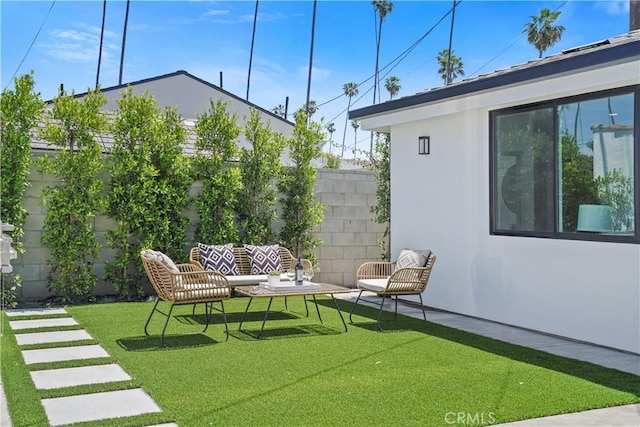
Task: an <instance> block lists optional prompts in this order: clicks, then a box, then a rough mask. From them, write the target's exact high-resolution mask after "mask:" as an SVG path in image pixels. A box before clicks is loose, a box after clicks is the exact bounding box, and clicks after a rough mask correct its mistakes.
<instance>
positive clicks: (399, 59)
mask: <svg viewBox="0 0 640 427" xmlns="http://www.w3.org/2000/svg"><path fill="white" fill-rule="evenodd" d="M461 2H462V0H460V1H458V2H457V3H456V4H460V3H461ZM452 10H453V8H451V9H449V11H448V12H447V13H445V14H444V15H443V16H442V17H441V18H440V19H439V20H438V22H436V23H435V24H434V25H433V26H432V27H431V28H429V30H427V32H426V33H424V34H423V35H422V36H421V37H420V38H418V39H417V40H416V41H415V42H413V43H412V44H411V45H410V46H409V47H408V48H407V49H405V50H404V51H403V52H402V53H400V54H399V55H398V56H396V57H395V58H394V59H393V60H391V61H389V62H388V63H387V65H385V66H384V67H382V68H380V69H379V70H378V74H379V73H380V72H381V71H384V70H385V69H387V68H388V67H391V68H389V70H388V71H387V72H386V73H385V74H384V75H383V76H382V77H383V78H384V77H386V76H387V75H389V73H390V72H391V71H392V70H393V69H394V68H395V67H397V66H398V65H399V64H400V63H401V62H402V61H404V59H405V58H406V57H407V56H409V54H410V53H411V52H412V51H413V50H414V49H415V48H416V47H418V45H420V43H422V42H423V41H424V39H425V38H427V36H428V35H429V34H431V32H433V30H435V29H436V28H437V27H438V25H440V24H441V23H442V21H444V19H445V18H446V17H447V16H449V14H450V13H451V11H452ZM374 77H375V74H374V75H372V76H370V77H368V78H367V79H365V80H363V81H362V82H360V83H358V85H357V87H360V86H362V85H363V84H365V83H366V82H368V81H369V80H371V79H373V78H374ZM371 90H372V88H371V89H368V90H367V91H366V92H364V93H363V94H361V95H360V96H359V97H358V98H356V100H355V101H354V102H352V103H351V106H353V105H354V104H355V103H357V102H358V101H359V100H360V99H362V97H363V96H364V95H365V94H367V93H369V92H370V91H371ZM343 96H344V93H341V94H340V95H337V96H335V97H333V98H331V99H330V100H328V101H325V102H323V103H320V104H318V108H320V107H322V106H323V105H327V104H329V103H330V102H333V101H335V100H337V99H338V98H342V97H343ZM345 111H346V109H344V110H343V111H342V112H341V113H340V114H338V115H337V116H335V117H334V119H336V118H338V117H339V116H341V115H342V113H344V112H345ZM334 119H332V120H330V122H331V121H333V120H334Z"/></svg>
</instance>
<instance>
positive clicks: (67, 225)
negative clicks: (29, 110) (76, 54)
mask: <svg viewBox="0 0 640 427" xmlns="http://www.w3.org/2000/svg"><path fill="white" fill-rule="evenodd" d="M106 102H107V100H106V98H105V97H104V96H103V95H102V93H100V92H95V91H92V92H89V93H88V94H87V95H86V96H85V97H84V98H75V97H74V96H73V94H72V95H69V96H66V95H64V94H63V95H61V96H60V97H58V98H56V99H54V101H53V108H52V109H51V110H49V111H47V114H46V115H45V128H44V130H43V131H42V137H43V138H44V139H45V140H46V141H47V142H48V143H49V144H50V145H51V147H52V148H55V149H56V152H55V154H54V155H53V156H52V157H49V156H44V157H42V158H41V159H40V160H41V163H40V166H41V168H42V170H43V171H44V172H47V173H50V174H52V175H53V177H54V178H56V179H57V180H59V182H60V184H58V185H55V186H46V187H44V188H43V190H42V199H43V203H44V205H45V206H46V207H47V213H46V217H45V220H44V228H43V232H42V243H43V244H44V245H45V246H46V247H48V248H49V249H50V250H51V255H50V257H49V260H48V264H49V265H50V266H51V271H50V273H49V275H48V281H49V285H48V286H49V290H50V291H52V292H54V293H56V294H57V295H59V296H60V297H61V298H62V299H63V301H70V302H73V301H83V300H89V299H92V297H93V288H94V287H95V285H96V283H97V276H96V273H95V271H94V268H93V262H94V261H95V259H96V258H97V257H98V249H99V247H100V245H99V244H98V242H97V238H96V233H95V230H94V223H93V221H94V219H95V217H96V215H98V214H99V213H101V210H102V208H103V205H104V203H103V197H102V190H103V183H102V181H101V179H100V178H99V176H98V174H99V173H100V171H101V170H102V165H103V162H104V159H103V154H102V147H101V145H100V143H98V142H97V141H96V136H97V135H100V134H101V133H102V132H104V130H105V129H106V127H107V118H106V116H105V115H104V114H102V113H101V112H100V107H102V106H103V105H104V104H105V103H106Z"/></svg>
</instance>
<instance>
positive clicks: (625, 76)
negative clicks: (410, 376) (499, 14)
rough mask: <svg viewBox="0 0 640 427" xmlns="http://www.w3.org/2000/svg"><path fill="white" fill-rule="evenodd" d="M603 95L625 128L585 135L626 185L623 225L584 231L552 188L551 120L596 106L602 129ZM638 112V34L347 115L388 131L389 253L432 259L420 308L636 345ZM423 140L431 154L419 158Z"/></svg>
mask: <svg viewBox="0 0 640 427" xmlns="http://www.w3.org/2000/svg"><path fill="white" fill-rule="evenodd" d="M607 98H611V99H612V100H613V101H612V103H613V105H614V108H616V111H615V112H614V113H615V114H616V115H617V116H616V123H619V124H620V125H621V126H622V125H624V126H625V127H624V129H618V128H615V129H614V128H613V127H609V128H606V127H603V128H601V129H599V130H594V131H595V133H594V138H595V139H598V138H600V136H602V138H603V139H605V140H608V142H607V143H605V146H607V150H608V153H609V155H610V156H609V160H608V164H609V166H610V167H612V166H613V165H614V164H615V165H616V167H617V165H620V167H621V168H622V169H623V170H624V173H625V174H626V175H627V176H630V177H632V179H633V185H634V192H633V201H632V212H631V214H630V215H631V218H630V220H631V223H632V228H631V230H628V231H627V232H625V233H618V234H616V233H607V232H587V231H584V232H581V231H577V230H576V229H575V214H577V207H578V206H577V205H576V206H573V207H571V208H570V207H569V204H568V203H569V202H570V201H571V200H565V199H563V197H562V196H561V191H560V188H561V185H560V182H561V179H562V174H563V173H569V172H567V171H564V170H562V168H561V167H560V165H562V162H561V159H560V158H561V156H562V150H559V149H558V144H559V141H560V139H559V137H558V134H560V131H559V129H557V128H555V126H558V123H559V122H560V120H554V117H558V116H557V114H558V111H559V109H560V108H562V107H563V106H567V105H570V106H575V105H576V104H577V103H580V102H591V103H593V104H594V105H595V110H596V112H602V114H601V116H602V117H601V118H602V120H601V121H598V122H595V121H594V122H591V123H588V124H589V125H592V126H593V125H597V124H598V123H609V114H608V113H611V111H607V110H606V107H607ZM639 109H640V31H633V32H630V33H628V34H625V35H622V36H619V37H613V38H610V39H608V40H603V41H601V42H598V43H594V44H593V45H591V46H583V47H580V48H576V49H571V50H567V51H564V52H563V53H562V54H558V55H553V56H549V57H547V58H542V59H540V60H536V61H531V62H528V63H526V64H522V65H518V66H514V67H512V68H509V69H505V70H499V71H496V72H493V73H489V74H486V75H482V76H479V77H475V78H471V79H468V80H464V81H461V82H457V83H453V84H451V85H449V86H445V87H440V88H436V89H432V90H427V91H425V92H421V93H418V94H415V95H412V96H407V97H403V98H400V99H396V100H393V101H389V102H385V103H382V104H377V105H372V106H368V107H365V108H361V109H358V110H354V111H352V112H351V113H350V116H349V117H350V119H352V120H359V121H360V123H361V126H362V129H363V130H374V131H378V132H388V133H390V134H391V145H390V153H391V154H390V161H391V250H392V258H393V257H394V256H397V255H398V253H399V252H400V250H401V249H403V248H405V247H408V248H415V249H431V250H433V251H434V252H435V253H436V255H437V257H438V261H437V263H436V265H435V267H434V270H433V274H432V276H431V280H430V283H429V286H428V287H427V290H426V291H425V294H424V296H423V298H424V301H425V304H427V305H429V306H432V307H435V308H438V309H442V310H447V311H451V312H456V313H461V314H465V315H469V316H476V317H480V318H484V319H488V320H492V321H496V322H502V323H505V324H509V325H515V326H519V327H522V328H528V329H532V330H536V331H542V332H545V333H549V334H554V335H559V336H563V337H568V338H572V339H575V340H579V341H585V342H590V343H595V344H598V345H602V346H607V347H612V348H616V349H619V350H623V351H627V352H632V353H640V231H639V225H640V222H639V219H640V215H639V211H640V145H639V144H640V136H639V131H638V129H639V127H638V125H639V124H638V123H637V121H638V120H639V119H638V118H639V117H640V111H639ZM572 111H576V109H575V108H574V109H573V110H572ZM554 113H555V116H554ZM518 132H520V133H521V134H520V135H519V136H518ZM621 132H622V133H624V135H623V136H622V135H621ZM614 134H615V135H616V137H615V139H614V138H613V135H614ZM420 137H428V142H429V148H430V149H429V150H428V153H429V154H424V155H423V154H419V148H418V145H419V138H420ZM424 140H425V139H423V141H424ZM596 142H597V141H596ZM508 144H512V145H513V146H514V147H516V150H513V151H511V154H509V153H508V150H507V149H506V148H505V146H507V145H508ZM597 145H598V144H597V143H594V146H597ZM509 148H511V146H509ZM518 150H520V151H521V152H523V153H526V155H523V156H518V155H517V153H518ZM601 156H602V153H596V154H594V159H597V158H602V157H601ZM593 162H594V164H593V167H594V168H595V170H596V171H598V170H599V169H598V168H599V167H600V166H598V164H597V163H598V162H597V161H595V160H594V161H593ZM513 164H518V167H517V168H516V169H515V172H514V174H513V176H511V175H509V174H508V173H507V170H508V169H509V168H510V167H511V166H512V165H513ZM598 173H600V172H596V174H598ZM505 187H507V189H506V190H505ZM507 190H508V191H507ZM565 191H568V190H567V189H566V188H565ZM573 201H574V202H576V200H573ZM577 202H579V200H577ZM505 205H507V206H510V207H511V209H512V211H513V213H512V214H511V217H507V216H506V215H502V213H503V210H504V206H505ZM567 211H573V212H574V216H573V217H570V215H569V217H570V218H565V217H564V216H563V212H567ZM571 221H573V225H571Z"/></svg>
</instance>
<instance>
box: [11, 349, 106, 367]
mask: <svg viewBox="0 0 640 427" xmlns="http://www.w3.org/2000/svg"><path fill="white" fill-rule="evenodd" d="M100 357H109V353H107V351H106V350H105V349H104V348H102V347H100V346H99V345H77V346H73V347H58V348H41V349H38V350H23V351H22V358H23V359H24V363H25V364H27V365H32V364H34V363H49V362H64V361H66V360H82V359H97V358H100Z"/></svg>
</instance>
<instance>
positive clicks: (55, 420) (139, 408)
mask: <svg viewBox="0 0 640 427" xmlns="http://www.w3.org/2000/svg"><path fill="white" fill-rule="evenodd" d="M42 406H43V407H44V411H45V413H46V414H47V417H48V418H49V423H50V424H51V425H52V426H60V425H64V424H71V423H80V422H84V421H95V420H106V419H111V418H119V417H130V416H134V415H142V414H149V413H154V412H162V410H161V409H160V407H158V405H157V404H156V403H155V402H154V401H153V399H152V398H151V396H149V395H148V394H147V393H146V392H145V391H144V390H142V389H141V388H136V389H130V390H118V391H108V392H104V393H90V394H81V395H77V396H66V397H56V398H53V399H42Z"/></svg>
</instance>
